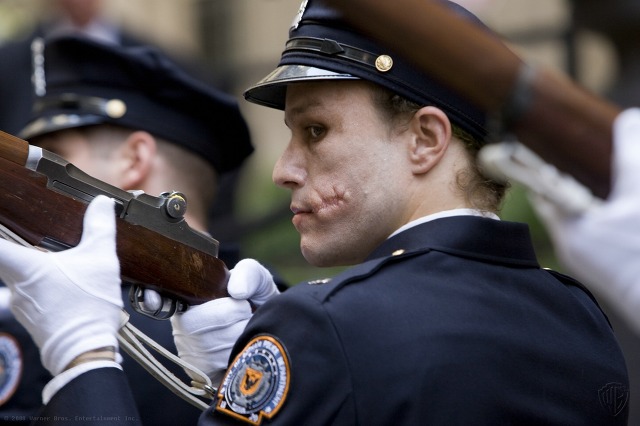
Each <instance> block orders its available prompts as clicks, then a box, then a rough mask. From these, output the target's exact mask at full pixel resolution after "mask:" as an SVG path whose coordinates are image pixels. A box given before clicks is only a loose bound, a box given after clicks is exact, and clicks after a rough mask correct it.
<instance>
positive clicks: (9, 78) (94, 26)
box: [0, 0, 143, 134]
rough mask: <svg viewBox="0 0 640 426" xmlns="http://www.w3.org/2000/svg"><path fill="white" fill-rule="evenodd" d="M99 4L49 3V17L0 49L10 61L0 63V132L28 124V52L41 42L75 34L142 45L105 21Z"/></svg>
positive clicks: (87, 0) (93, 0) (88, 0)
mask: <svg viewBox="0 0 640 426" xmlns="http://www.w3.org/2000/svg"><path fill="white" fill-rule="evenodd" d="M103 4H104V1H103V0H53V1H51V2H50V4H49V7H50V15H49V16H47V17H46V18H44V19H43V20H42V21H41V22H39V23H38V24H37V26H36V28H35V29H34V30H33V31H32V32H31V33H29V34H28V35H27V36H24V37H20V38H17V39H14V40H9V41H7V42H6V43H5V44H3V45H1V46H0V55H1V56H2V57H3V58H11V60H10V61H9V60H5V61H0V93H2V99H1V100H0V130H3V131H5V132H8V133H11V134H16V133H18V132H19V131H20V130H21V129H22V128H23V127H24V126H25V125H26V124H27V121H28V120H29V117H30V115H31V107H32V105H33V101H34V99H35V97H36V95H35V94H34V91H33V86H32V82H31V76H32V72H31V71H32V67H31V65H32V62H33V55H32V51H40V50H41V49H42V43H43V40H44V39H45V38H47V37H55V36H59V35H62V34H75V35H82V36H84V37H89V38H92V39H95V40H100V41H102V42H105V43H112V44H119V45H122V46H134V45H141V44H143V42H142V41H141V40H139V39H138V38H137V37H135V36H133V35H132V34H129V33H128V32H126V31H124V30H123V29H122V28H120V27H119V26H117V25H115V24H113V23H111V22H109V21H108V20H106V19H105V18H104V16H103Z"/></svg>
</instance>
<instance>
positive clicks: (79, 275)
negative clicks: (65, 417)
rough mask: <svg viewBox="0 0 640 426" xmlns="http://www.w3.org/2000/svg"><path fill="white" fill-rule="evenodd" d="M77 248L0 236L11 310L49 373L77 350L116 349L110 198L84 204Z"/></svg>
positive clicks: (0, 267)
mask: <svg viewBox="0 0 640 426" xmlns="http://www.w3.org/2000/svg"><path fill="white" fill-rule="evenodd" d="M83 226H84V231H83V234H82V239H81V241H80V244H78V246H77V247H74V248H71V249H69V250H65V251H61V252H57V253H53V252H43V251H40V250H34V249H32V248H27V247H23V246H19V245H17V244H15V243H12V242H9V241H6V240H0V279H1V280H2V281H4V282H5V284H6V285H7V286H8V287H9V288H10V289H11V293H12V295H11V311H12V312H13V314H14V315H15V317H16V319H17V320H18V321H19V322H20V323H21V324H22V325H23V326H24V327H25V328H26V329H27V331H29V333H30V334H31V336H32V337H33V340H34V341H35V343H36V344H37V346H38V348H40V356H41V360H42V365H44V367H45V368H46V369H47V370H49V372H51V374H53V375H54V376H55V375H57V374H59V373H60V372H62V371H63V369H64V368H65V367H66V366H67V365H68V364H69V363H70V362H71V361H72V360H73V359H74V358H76V357H77V356H78V355H80V354H83V353H85V352H87V351H90V350H94V349H98V348H103V347H107V346H112V347H115V348H117V347H118V341H117V339H116V334H117V332H118V329H119V325H120V312H121V310H122V306H123V304H122V296H121V290H120V265H119V262H118V257H117V255H116V236H115V234H116V228H115V214H114V203H113V200H111V199H109V198H107V197H105V196H98V197H96V198H95V199H94V200H93V202H91V204H90V205H89V207H88V208H87V211H86V214H85V217H84V225H83Z"/></svg>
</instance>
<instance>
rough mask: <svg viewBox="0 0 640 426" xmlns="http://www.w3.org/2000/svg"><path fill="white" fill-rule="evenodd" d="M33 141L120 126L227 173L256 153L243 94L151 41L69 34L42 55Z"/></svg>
mask: <svg viewBox="0 0 640 426" xmlns="http://www.w3.org/2000/svg"><path fill="white" fill-rule="evenodd" d="M33 79H34V87H36V88H38V90H40V91H41V92H40V93H38V91H36V93H37V94H38V96H37V98H36V99H35V103H34V108H33V112H32V117H31V120H30V122H29V124H27V126H26V127H25V128H24V129H23V130H22V132H20V137H22V138H23V139H27V140H28V139H32V138H34V137H36V136H41V135H44V134H47V133H51V132H55V131H58V130H62V129H69V128H77V127H83V126H90V125H96V124H115V125H119V126H123V127H127V128H131V129H133V130H146V131H148V132H149V133H151V134H153V135H154V136H156V137H160V138H163V139H166V140H168V141H170V142H173V143H175V144H177V145H180V146H182V147H184V148H186V149H188V150H191V151H192V152H194V153H196V154H198V155H200V156H202V157H203V158H205V159H206V160H207V161H209V162H210V163H211V164H212V165H213V166H214V167H215V169H216V170H217V171H218V172H219V173H224V172H226V171H230V170H234V169H236V168H238V167H239V166H240V165H241V164H242V163H243V161H244V160H245V158H247V157H248V156H249V155H250V154H251V153H252V152H253V147H252V145H251V140H250V135H249V129H248V127H247V124H246V122H245V120H244V118H243V117H242V115H241V113H240V110H239V108H238V103H237V101H236V99H235V98H234V97H232V96H230V95H228V94H226V93H224V92H222V91H220V90H218V89H216V88H214V87H212V86H210V85H207V84H205V83H204V82H201V81H199V80H197V79H195V78H194V77H192V76H191V75H189V74H188V73H186V72H185V71H183V70H182V69H180V68H179V67H178V66H177V65H176V64H174V63H173V62H172V61H171V60H170V59H168V58H167V57H166V56H165V55H164V54H163V53H161V52H160V51H159V50H158V49H156V48H154V47H151V46H135V47H123V46H118V45H114V44H106V43H102V42H100V41H96V40H92V39H88V38H87V37H82V36H61V37H56V38H52V39H49V40H47V41H46V42H45V44H44V50H43V52H42V54H41V55H40V57H38V56H37V55H34V73H33Z"/></svg>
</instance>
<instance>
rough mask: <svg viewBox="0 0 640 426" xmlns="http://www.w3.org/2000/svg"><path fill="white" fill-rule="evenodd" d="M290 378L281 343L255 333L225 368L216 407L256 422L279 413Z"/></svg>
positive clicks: (287, 360) (287, 361) (245, 419)
mask: <svg viewBox="0 0 640 426" xmlns="http://www.w3.org/2000/svg"><path fill="white" fill-rule="evenodd" d="M289 380H290V372H289V358H288V356H287V353H286V351H285V349H284V347H283V345H282V344H281V343H280V342H279V341H278V340H277V339H276V338H275V337H273V336H266V335H261V336H257V337H255V338H254V339H253V340H251V341H250V342H249V343H248V344H247V346H246V347H245V348H244V350H243V351H242V352H240V353H239V354H238V356H237V357H236V359H235V360H234V361H233V363H232V364H231V366H230V367H229V369H228V370H227V374H226V376H225V377H224V380H223V381H222V385H221V386H220V389H219V391H218V403H217V406H216V410H217V411H220V412H222V413H225V414H227V415H230V416H232V417H235V418H237V419H241V420H244V421H246V422H248V423H251V424H254V425H259V424H260V423H261V422H262V420H263V418H265V417H266V418H271V417H273V416H274V415H275V414H276V413H277V412H278V410H279V409H280V407H281V406H282V404H283V403H284V400H285V399H286V397H287V392H288V390H289Z"/></svg>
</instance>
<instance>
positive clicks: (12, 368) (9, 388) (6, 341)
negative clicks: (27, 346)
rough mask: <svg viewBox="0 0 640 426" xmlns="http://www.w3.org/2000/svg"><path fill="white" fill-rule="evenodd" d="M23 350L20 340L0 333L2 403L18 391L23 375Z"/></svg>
mask: <svg viewBox="0 0 640 426" xmlns="http://www.w3.org/2000/svg"><path fill="white" fill-rule="evenodd" d="M22 364H23V363H22V352H21V351H20V346H19V345H18V341H17V340H16V339H15V338H14V337H13V336H11V335H10V334H7V333H0V405H3V404H4V403H5V402H7V401H8V400H9V398H11V397H12V396H13V394H14V393H15V392H16V389H17V388H18V384H19V383H20V377H21V376H22Z"/></svg>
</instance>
